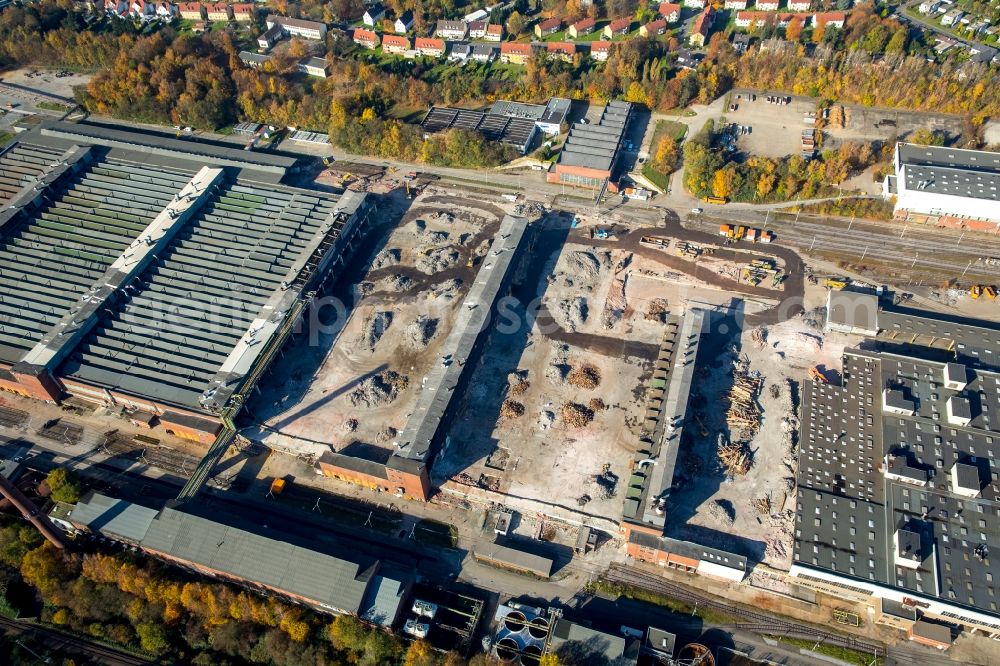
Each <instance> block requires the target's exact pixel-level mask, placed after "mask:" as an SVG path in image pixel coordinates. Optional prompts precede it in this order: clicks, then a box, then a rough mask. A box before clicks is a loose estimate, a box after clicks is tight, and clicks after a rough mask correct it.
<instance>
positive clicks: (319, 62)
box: [295, 57, 330, 79]
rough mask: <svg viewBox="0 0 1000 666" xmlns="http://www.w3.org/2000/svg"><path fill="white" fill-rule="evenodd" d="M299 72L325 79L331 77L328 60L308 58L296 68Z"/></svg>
mask: <svg viewBox="0 0 1000 666" xmlns="http://www.w3.org/2000/svg"><path fill="white" fill-rule="evenodd" d="M295 68H296V69H297V70H299V71H300V72H302V73H303V74H308V75H309V76H315V77H317V78H320V79H325V78H326V77H327V76H329V75H330V69H329V67H328V66H327V64H326V58H312V57H310V58H306V59H305V60H303V61H302V62H300V63H299V64H298V65H296V66H295Z"/></svg>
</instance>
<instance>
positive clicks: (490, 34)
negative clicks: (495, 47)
mask: <svg viewBox="0 0 1000 666" xmlns="http://www.w3.org/2000/svg"><path fill="white" fill-rule="evenodd" d="M483 39H485V40H486V41H488V42H499V41H500V40H501V39H503V26H502V25H501V24H499V23H490V24H489V25H488V26H486V36H485V37H484V38H483Z"/></svg>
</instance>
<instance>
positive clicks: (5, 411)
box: [0, 406, 29, 428]
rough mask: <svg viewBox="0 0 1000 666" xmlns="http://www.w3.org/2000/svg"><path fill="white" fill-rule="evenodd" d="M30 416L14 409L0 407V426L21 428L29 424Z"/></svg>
mask: <svg viewBox="0 0 1000 666" xmlns="http://www.w3.org/2000/svg"><path fill="white" fill-rule="evenodd" d="M28 418H29V414H28V412H25V411H23V410H20V409H14V408H13V407H2V406H0V426H4V427H6V428H20V427H22V426H24V425H25V424H26V423H27V422H28Z"/></svg>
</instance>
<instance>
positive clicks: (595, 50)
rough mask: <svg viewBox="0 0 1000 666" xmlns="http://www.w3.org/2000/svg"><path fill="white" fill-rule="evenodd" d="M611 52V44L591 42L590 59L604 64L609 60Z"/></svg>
mask: <svg viewBox="0 0 1000 666" xmlns="http://www.w3.org/2000/svg"><path fill="white" fill-rule="evenodd" d="M610 51H611V42H591V43H590V57H591V58H593V59H594V60H597V61H598V62H604V61H605V60H607V59H608V53H609V52H610Z"/></svg>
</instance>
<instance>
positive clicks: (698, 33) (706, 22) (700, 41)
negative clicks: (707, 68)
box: [688, 7, 715, 48]
mask: <svg viewBox="0 0 1000 666" xmlns="http://www.w3.org/2000/svg"><path fill="white" fill-rule="evenodd" d="M714 21H715V10H714V9H712V8H711V7H705V11H703V12H702V13H701V14H698V18H696V19H695V20H694V25H692V26H691V34H690V35H689V36H688V44H690V45H691V46H697V47H699V48H701V47H704V46H705V42H706V41H708V33H709V31H711V29H712V23H713V22H714Z"/></svg>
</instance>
